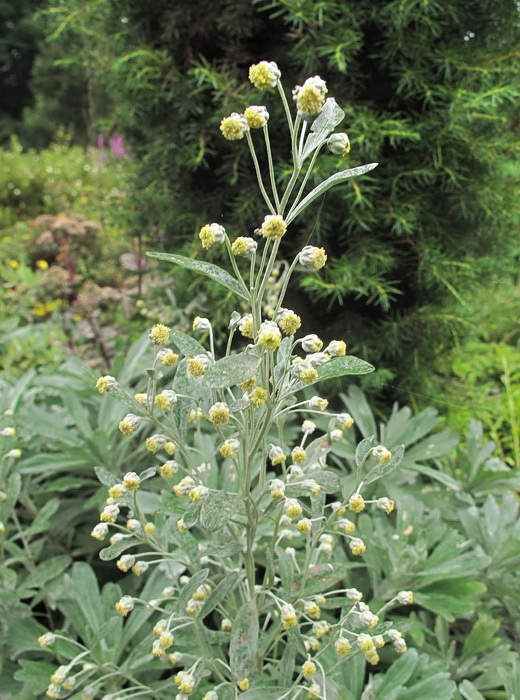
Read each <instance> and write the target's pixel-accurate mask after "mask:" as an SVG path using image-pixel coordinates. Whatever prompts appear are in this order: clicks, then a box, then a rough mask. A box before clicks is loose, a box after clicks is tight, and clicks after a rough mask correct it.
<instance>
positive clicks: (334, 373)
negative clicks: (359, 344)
mask: <svg viewBox="0 0 520 700" xmlns="http://www.w3.org/2000/svg"><path fill="white" fill-rule="evenodd" d="M374 369H375V368H374V367H373V366H372V365H371V364H369V363H368V362H365V361H364V360H360V359H359V357H354V356H353V355H347V356H346V357H333V358H332V360H329V361H328V362H325V363H324V364H323V365H320V366H319V367H318V381H320V382H321V381H323V380H324V379H332V378H333V377H342V376H343V375H347V374H348V375H352V374H368V373H369V372H373V371H374Z"/></svg>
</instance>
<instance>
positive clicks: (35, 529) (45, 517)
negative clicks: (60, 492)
mask: <svg viewBox="0 0 520 700" xmlns="http://www.w3.org/2000/svg"><path fill="white" fill-rule="evenodd" d="M59 507H60V501H59V499H57V498H52V499H51V500H50V501H47V503H45V505H44V506H43V507H42V508H41V509H40V510H39V511H38V515H37V516H36V518H35V519H34V521H33V523H32V525H30V526H29V527H28V528H27V529H26V530H25V531H24V536H25V537H26V538H27V537H32V536H33V535H38V534H39V533H40V532H44V531H45V530H48V529H49V521H50V519H51V518H52V516H53V515H54V514H55V513H56V511H57V510H58V508H59Z"/></svg>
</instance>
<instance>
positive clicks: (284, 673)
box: [278, 644, 296, 686]
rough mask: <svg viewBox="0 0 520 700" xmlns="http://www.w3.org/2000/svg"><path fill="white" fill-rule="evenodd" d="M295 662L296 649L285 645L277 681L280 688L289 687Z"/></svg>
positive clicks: (290, 645)
mask: <svg viewBox="0 0 520 700" xmlns="http://www.w3.org/2000/svg"><path fill="white" fill-rule="evenodd" d="M295 661H296V648H295V647H294V646H293V645H292V644H287V645H286V647H285V649H284V650H283V654H282V659H281V663H280V669H279V672H278V681H279V682H280V684H281V685H282V686H284V685H286V686H290V685H291V683H292V679H293V673H294V663H295Z"/></svg>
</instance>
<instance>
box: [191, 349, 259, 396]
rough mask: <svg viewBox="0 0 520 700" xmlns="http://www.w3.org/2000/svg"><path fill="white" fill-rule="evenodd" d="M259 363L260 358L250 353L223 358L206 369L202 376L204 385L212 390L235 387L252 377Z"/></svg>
mask: <svg viewBox="0 0 520 700" xmlns="http://www.w3.org/2000/svg"><path fill="white" fill-rule="evenodd" d="M260 362H261V358H260V357H258V356H257V355H253V354H252V353H250V352H241V353H239V354H238V355H230V356H229V357H223V358H222V359H221V360H218V361H217V362H215V364H214V365H213V366H212V367H210V368H209V369H208V371H207V372H206V374H205V375H204V380H205V383H206V384H207V385H208V386H209V387H211V388H212V389H227V388H228V387H230V386H235V384H240V382H245V381H246V379H250V378H251V377H252V376H254V374H255V373H256V371H257V369H258V366H259V365H260Z"/></svg>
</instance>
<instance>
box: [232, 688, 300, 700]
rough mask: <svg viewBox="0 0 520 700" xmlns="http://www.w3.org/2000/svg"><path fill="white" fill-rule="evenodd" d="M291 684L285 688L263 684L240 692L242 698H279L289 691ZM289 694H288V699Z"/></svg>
mask: <svg viewBox="0 0 520 700" xmlns="http://www.w3.org/2000/svg"><path fill="white" fill-rule="evenodd" d="M290 689H291V686H288V687H286V688H283V687H282V686H279V685H277V686H274V685H263V686H259V687H258V688H251V690H246V692H245V693H240V696H239V697H240V700H279V698H280V697H282V696H283V695H284V694H285V693H287V692H289V690H290ZM288 698H289V696H288V695H287V696H286V700H288Z"/></svg>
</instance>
